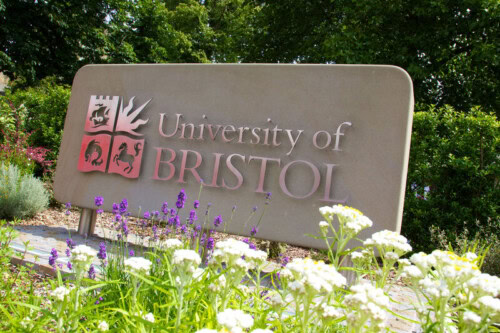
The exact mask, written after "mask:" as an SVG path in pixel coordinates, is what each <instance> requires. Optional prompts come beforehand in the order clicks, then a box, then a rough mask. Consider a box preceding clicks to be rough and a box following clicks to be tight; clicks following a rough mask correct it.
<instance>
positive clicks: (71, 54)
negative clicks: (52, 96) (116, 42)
mask: <svg viewBox="0 0 500 333" xmlns="http://www.w3.org/2000/svg"><path fill="white" fill-rule="evenodd" d="M2 2H3V10H0V22H2V24H1V25H0V72H4V74H6V75H8V76H9V77H10V78H11V79H14V78H19V77H22V78H24V79H25V80H26V83H27V84H33V83H34V82H36V81H37V80H40V79H42V78H44V77H46V76H51V75H56V76H57V77H58V78H60V79H61V80H63V81H65V82H71V80H72V79H73V76H74V73H76V71H77V70H78V68H80V67H82V66H83V65H85V64H88V63H100V62H103V61H102V60H101V59H102V56H103V55H104V50H105V45H106V43H105V35H104V31H105V22H106V17H107V15H108V13H110V11H111V10H112V8H110V6H109V4H108V3H109V1H105V0H81V1H58V0H46V1H26V0H21V1H19V0H3V1H2ZM0 7H2V6H0ZM28 22H29V26H27V24H28Z"/></svg>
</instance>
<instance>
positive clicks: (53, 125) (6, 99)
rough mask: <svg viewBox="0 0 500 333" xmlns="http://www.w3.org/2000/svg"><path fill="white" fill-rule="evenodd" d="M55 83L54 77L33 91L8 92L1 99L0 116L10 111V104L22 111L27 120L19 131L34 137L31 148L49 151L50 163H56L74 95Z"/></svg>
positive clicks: (30, 137)
mask: <svg viewBox="0 0 500 333" xmlns="http://www.w3.org/2000/svg"><path fill="white" fill-rule="evenodd" d="M55 81H56V80H55V78H53V77H52V78H46V79H44V80H42V81H40V83H39V84H38V85H36V86H34V87H31V88H26V89H16V90H14V91H11V90H7V91H6V94H5V96H0V114H3V113H7V112H8V111H9V110H10V108H9V105H8V104H9V103H12V104H13V105H14V106H15V107H16V108H17V109H18V110H19V109H23V110H24V111H23V112H24V113H25V114H26V116H25V117H23V118H22V119H24V122H22V123H21V125H20V127H21V129H22V130H23V131H24V132H25V133H31V135H30V136H29V139H28V144H30V145H31V146H35V147H44V148H47V149H49V150H50V151H49V152H48V154H47V159H49V160H56V159H57V154H58V152H59V146H60V144H61V139H62V132H63V128H64V120H65V118H66V110H67V108H68V102H69V97H70V95H71V90H70V87H69V86H66V85H58V84H56V82H55Z"/></svg>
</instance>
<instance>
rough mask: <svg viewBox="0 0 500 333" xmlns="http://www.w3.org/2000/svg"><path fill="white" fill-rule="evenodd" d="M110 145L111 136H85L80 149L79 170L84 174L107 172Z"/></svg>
mask: <svg viewBox="0 0 500 333" xmlns="http://www.w3.org/2000/svg"><path fill="white" fill-rule="evenodd" d="M110 143H111V135H108V134H98V135H92V136H90V135H84V136H83V140H82V148H81V149H80V159H79V161H78V170H80V171H83V172H89V171H101V172H105V171H106V165H107V163H108V156H109V144H110Z"/></svg>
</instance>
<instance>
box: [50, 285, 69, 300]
mask: <svg viewBox="0 0 500 333" xmlns="http://www.w3.org/2000/svg"><path fill="white" fill-rule="evenodd" d="M70 291H71V290H70V289H68V288H66V287H64V286H60V287H57V288H56V289H54V290H53V291H52V292H51V293H50V295H51V296H52V297H54V298H55V299H56V300H58V301H64V298H66V296H68V295H69V293H70Z"/></svg>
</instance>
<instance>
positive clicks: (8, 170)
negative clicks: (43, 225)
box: [0, 163, 49, 218]
mask: <svg viewBox="0 0 500 333" xmlns="http://www.w3.org/2000/svg"><path fill="white" fill-rule="evenodd" d="M48 202H49V198H48V194H47V191H46V190H45V188H44V186H43V183H42V182H41V181H40V180H39V179H37V178H34V177H33V176H31V175H22V174H21V172H20V171H19V169H18V168H17V166H15V165H6V164H3V163H2V164H0V218H24V217H29V216H33V215H35V214H36V213H38V212H40V211H42V210H44V209H46V208H47V205H48Z"/></svg>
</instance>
